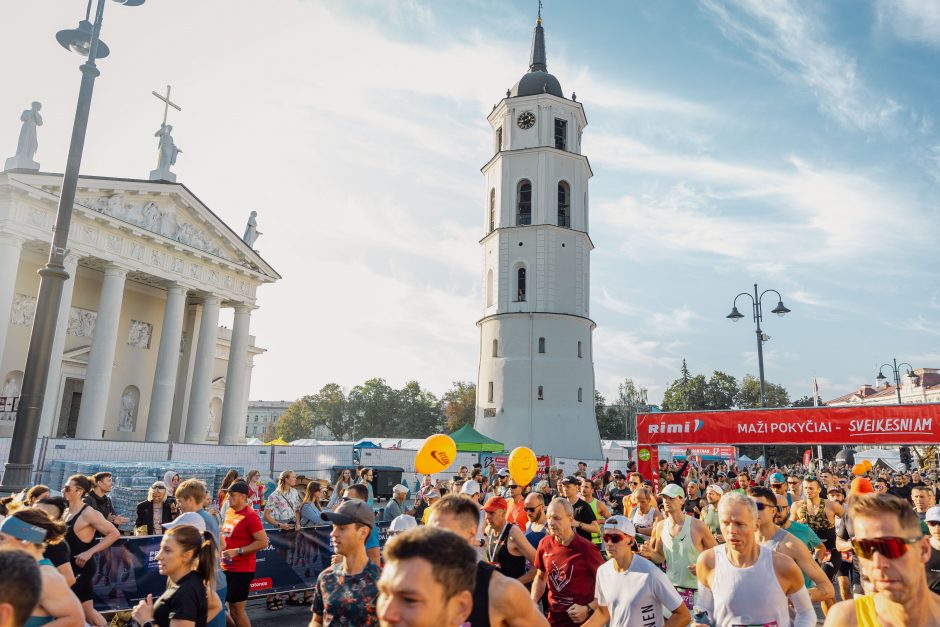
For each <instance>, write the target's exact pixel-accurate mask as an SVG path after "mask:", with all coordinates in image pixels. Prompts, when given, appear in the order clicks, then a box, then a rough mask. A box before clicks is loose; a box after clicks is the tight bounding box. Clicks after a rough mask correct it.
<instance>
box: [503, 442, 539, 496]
mask: <svg viewBox="0 0 940 627" xmlns="http://www.w3.org/2000/svg"><path fill="white" fill-rule="evenodd" d="M508 465H509V475H510V476H511V477H512V480H513V481H515V482H516V484H517V485H521V486H527V485H529V484H530V483H532V479H534V478H535V473H536V471H538V466H539V462H538V460H537V459H536V458H535V453H533V452H532V449H530V448H529V447H527V446H519V447H516V448H514V449H513V450H512V453H510V454H509V464H508Z"/></svg>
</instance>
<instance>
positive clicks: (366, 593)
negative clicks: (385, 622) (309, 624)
mask: <svg viewBox="0 0 940 627" xmlns="http://www.w3.org/2000/svg"><path fill="white" fill-rule="evenodd" d="M381 574H382V571H381V570H380V569H379V567H378V566H376V565H375V564H373V563H372V562H371V561H370V562H369V563H368V564H366V567H365V568H364V569H363V571H362V572H361V573H359V574H356V575H347V574H346V569H345V566H344V565H343V564H342V563H340V564H336V565H335V566H330V567H329V568H327V569H326V570H324V571H323V572H322V573H320V576H319V577H318V578H317V587H316V589H315V591H314V595H313V613H314V614H317V615H319V616H322V617H323V625H324V627H331V626H342V627H345V626H347V625H348V626H350V627H378V625H379V619H378V616H377V614H376V608H375V602H376V598H377V597H378V596H379V588H378V584H377V582H378V580H379V576H380V575H381Z"/></svg>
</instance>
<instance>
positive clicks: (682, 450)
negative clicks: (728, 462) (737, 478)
mask: <svg viewBox="0 0 940 627" xmlns="http://www.w3.org/2000/svg"><path fill="white" fill-rule="evenodd" d="M688 451H691V453H690V455H691V456H692V457H698V458H699V460H700V461H701V458H707V457H712V458H721V459H734V458H735V457H737V452H738V450H737V448H736V447H734V446H670V447H669V452H670V453H672V455H673V457H685V454H686V452H688Z"/></svg>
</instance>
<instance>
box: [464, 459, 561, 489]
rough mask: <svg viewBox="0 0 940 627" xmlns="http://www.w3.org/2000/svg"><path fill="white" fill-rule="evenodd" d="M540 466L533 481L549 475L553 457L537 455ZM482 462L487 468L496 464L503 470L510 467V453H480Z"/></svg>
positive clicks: (497, 468)
mask: <svg viewBox="0 0 940 627" xmlns="http://www.w3.org/2000/svg"><path fill="white" fill-rule="evenodd" d="M535 459H536V461H538V464H539V467H538V470H537V471H536V472H535V479H533V480H532V482H533V483H534V482H536V481H540V480H542V479H544V478H545V477H547V476H548V469H549V467H550V466H551V465H552V464H551V461H552V458H551V457H549V456H548V455H542V456H541V457H536V458H535ZM480 464H482V465H483V468H484V469H485V468H486V467H487V466H489V465H490V464H493V465H494V466H496V470H502V469H503V468H508V467H509V455H491V454H489V453H480Z"/></svg>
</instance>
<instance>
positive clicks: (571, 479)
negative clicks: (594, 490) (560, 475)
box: [562, 475, 581, 485]
mask: <svg viewBox="0 0 940 627" xmlns="http://www.w3.org/2000/svg"><path fill="white" fill-rule="evenodd" d="M562 483H563V484H564V485H581V480H580V479H578V478H577V477H575V476H574V475H568V476H567V477H565V478H564V479H563V480H562Z"/></svg>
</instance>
